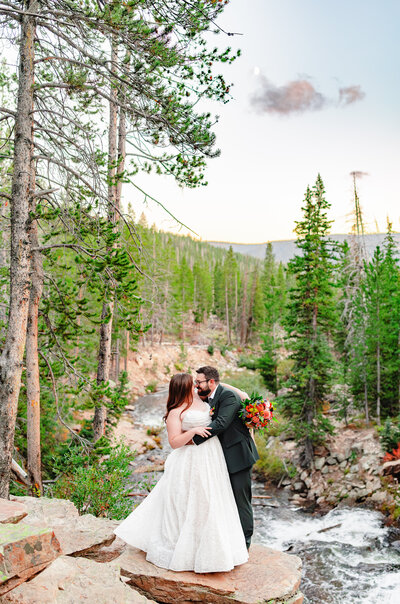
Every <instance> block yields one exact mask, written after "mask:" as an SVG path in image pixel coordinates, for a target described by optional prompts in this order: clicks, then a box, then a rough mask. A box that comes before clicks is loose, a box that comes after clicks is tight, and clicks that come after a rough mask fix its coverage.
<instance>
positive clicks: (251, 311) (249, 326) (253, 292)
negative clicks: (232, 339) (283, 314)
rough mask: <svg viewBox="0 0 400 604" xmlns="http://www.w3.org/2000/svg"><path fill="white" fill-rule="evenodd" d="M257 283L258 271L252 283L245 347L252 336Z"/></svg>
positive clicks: (255, 272)
mask: <svg viewBox="0 0 400 604" xmlns="http://www.w3.org/2000/svg"><path fill="white" fill-rule="evenodd" d="M257 281H258V275H257V271H254V277H253V283H252V288H251V294H250V301H249V308H248V312H247V320H246V333H245V339H244V344H245V345H246V344H247V342H248V341H249V338H250V335H251V329H252V325H253V314H254V303H255V300H256V292H257V284H258V283H257Z"/></svg>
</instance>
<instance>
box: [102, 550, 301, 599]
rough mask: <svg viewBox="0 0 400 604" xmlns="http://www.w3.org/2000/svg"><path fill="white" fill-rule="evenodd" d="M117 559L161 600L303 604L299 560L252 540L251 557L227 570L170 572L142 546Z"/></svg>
mask: <svg viewBox="0 0 400 604" xmlns="http://www.w3.org/2000/svg"><path fill="white" fill-rule="evenodd" d="M113 564H115V565H118V566H119V567H120V569H121V574H122V576H124V577H127V578H128V579H129V585H132V586H133V587H134V588H136V589H138V590H140V592H141V593H144V594H146V596H147V597H152V598H154V599H155V600H157V602H169V603H170V602H180V603H181V604H188V603H189V602H207V604H228V603H229V604H232V601H234V602H235V604H262V603H264V602H265V603H266V602H268V604H275V603H278V602H279V604H301V603H302V602H303V595H302V594H301V592H299V586H300V578H301V560H300V558H298V557H297V556H292V555H290V554H285V553H282V552H278V551H275V550H272V549H270V548H267V547H264V546H262V545H253V546H252V547H251V548H250V559H249V562H247V563H246V564H243V565H241V566H237V567H236V568H235V569H234V570H232V571H230V572H228V573H208V574H198V573H192V572H179V573H178V572H172V571H168V570H164V569H162V568H158V567H156V566H153V564H150V563H149V562H147V561H146V558H145V554H144V553H143V552H141V551H140V550H138V549H136V548H133V547H127V549H126V550H125V552H124V553H123V554H122V555H121V556H120V557H119V558H117V559H116V560H115V561H114V562H113Z"/></svg>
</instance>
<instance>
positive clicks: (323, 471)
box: [321, 466, 329, 474]
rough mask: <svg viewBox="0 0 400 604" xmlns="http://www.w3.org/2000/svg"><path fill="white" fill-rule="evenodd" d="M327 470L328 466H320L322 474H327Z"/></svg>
mask: <svg viewBox="0 0 400 604" xmlns="http://www.w3.org/2000/svg"><path fill="white" fill-rule="evenodd" d="M328 472H329V468H328V466H324V467H323V468H322V470H321V473H322V474H327V473H328Z"/></svg>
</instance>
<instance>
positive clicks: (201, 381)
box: [194, 380, 210, 385]
mask: <svg viewBox="0 0 400 604" xmlns="http://www.w3.org/2000/svg"><path fill="white" fill-rule="evenodd" d="M209 381H210V380H200V381H199V380H195V381H194V383H195V384H197V385H199V384H202V383H203V382H209Z"/></svg>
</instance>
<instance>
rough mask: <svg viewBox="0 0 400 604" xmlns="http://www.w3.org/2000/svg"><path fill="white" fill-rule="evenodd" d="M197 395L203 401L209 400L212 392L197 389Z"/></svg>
mask: <svg viewBox="0 0 400 604" xmlns="http://www.w3.org/2000/svg"><path fill="white" fill-rule="evenodd" d="M197 394H198V395H199V397H200V398H201V399H205V398H207V397H208V396H209V395H210V394H211V390H210V389H209V388H207V389H206V390H200V389H199V388H198V389H197Z"/></svg>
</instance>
